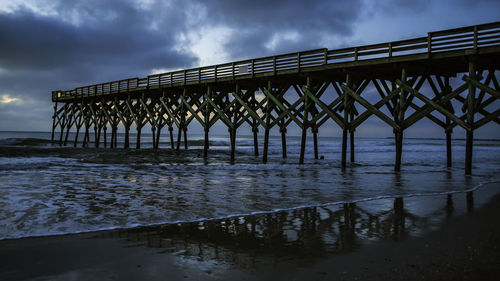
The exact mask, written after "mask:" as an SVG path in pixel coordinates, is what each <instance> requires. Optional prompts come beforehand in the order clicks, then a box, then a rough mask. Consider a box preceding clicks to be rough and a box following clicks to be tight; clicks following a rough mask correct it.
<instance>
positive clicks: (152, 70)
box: [149, 68, 184, 75]
mask: <svg viewBox="0 0 500 281" xmlns="http://www.w3.org/2000/svg"><path fill="white" fill-rule="evenodd" d="M183 69H184V68H153V69H151V71H150V72H149V75H154V74H160V73H167V72H174V71H177V70H183Z"/></svg>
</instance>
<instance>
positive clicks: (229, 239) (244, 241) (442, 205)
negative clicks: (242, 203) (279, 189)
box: [95, 192, 473, 267]
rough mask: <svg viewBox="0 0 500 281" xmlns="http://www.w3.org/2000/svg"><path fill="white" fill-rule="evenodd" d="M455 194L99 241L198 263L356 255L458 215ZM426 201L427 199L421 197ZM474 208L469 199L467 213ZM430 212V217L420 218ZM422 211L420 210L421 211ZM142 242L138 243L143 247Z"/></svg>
mask: <svg viewBox="0 0 500 281" xmlns="http://www.w3.org/2000/svg"><path fill="white" fill-rule="evenodd" d="M453 196H463V194H458V195H457V194H455V195H451V194H448V195H442V196H439V197H438V199H439V198H442V200H438V203H437V204H434V203H433V204H430V205H429V206H427V205H425V204H424V206H423V207H422V205H421V204H417V205H412V206H411V208H407V207H406V206H405V199H404V198H402V197H397V198H391V199H381V200H373V201H365V202H358V203H345V204H338V205H331V206H326V207H323V206H322V207H308V208H301V209H295V210H289V211H280V212H274V213H265V214H257V215H250V216H240V217H231V218H226V219H220V220H210V221H201V222H192V223H180V224H169V225H163V226H154V227H145V228H135V229H125V230H116V231H106V232H100V233H97V234H96V236H95V238H122V239H124V241H125V245H126V247H135V246H139V247H142V246H146V247H149V248H157V249H161V250H160V251H159V253H174V254H176V255H178V256H184V257H194V258H196V259H197V260H199V261H213V260H216V261H219V262H230V263H234V264H238V265H240V266H245V267H246V266H249V265H251V264H253V263H255V262H258V261H259V260H258V259H259V258H262V257H269V258H272V259H287V258H290V259H297V258H304V259H311V258H314V257H322V256H327V255H332V254H341V253H347V252H351V251H354V250H356V249H358V248H360V247H362V246H363V245H365V244H367V243H371V242H373V241H379V240H394V241H400V240H404V239H405V238H407V237H409V236H414V235H419V234H420V233H421V232H422V231H423V230H426V229H429V224H431V221H432V222H434V223H437V224H439V223H441V222H443V221H444V220H445V219H446V218H447V217H450V216H452V215H453V214H454V209H455V208H456V206H454V202H453V201H454V198H453ZM421 200H423V201H425V200H426V199H425V198H424V199H421ZM472 206H473V195H472V192H469V193H467V195H466V206H463V207H464V208H465V207H466V208H467V210H471V209H472ZM422 208H425V209H426V210H425V211H426V212H425V215H420V214H417V213H419V212H420V211H419V209H422ZM420 213H421V212H420ZM138 242H139V243H138Z"/></svg>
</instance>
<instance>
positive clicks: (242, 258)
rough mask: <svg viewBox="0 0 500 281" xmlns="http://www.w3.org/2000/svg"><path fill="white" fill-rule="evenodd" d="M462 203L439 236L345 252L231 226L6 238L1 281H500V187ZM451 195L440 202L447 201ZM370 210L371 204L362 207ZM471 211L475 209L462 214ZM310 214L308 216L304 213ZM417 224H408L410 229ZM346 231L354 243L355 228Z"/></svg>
mask: <svg viewBox="0 0 500 281" xmlns="http://www.w3.org/2000/svg"><path fill="white" fill-rule="evenodd" d="M454 196H455V197H457V199H456V200H457V202H456V203H455V206H454V207H453V208H454V209H455V212H456V213H457V214H456V215H452V216H451V217H449V218H447V219H445V221H443V222H441V223H439V228H438V229H431V230H427V231H424V232H423V233H422V234H421V235H417V234H415V233H411V232H410V234H409V237H404V236H401V235H400V236H398V238H397V239H382V240H376V241H374V242H367V241H359V239H360V238H359V237H357V236H353V237H350V236H347V237H343V239H341V240H339V241H341V244H345V245H339V249H341V250H339V251H338V252H336V253H329V252H327V251H324V252H323V251H319V250H318V249H322V247H326V246H322V245H300V243H299V244H296V245H295V244H293V245H292V244H290V243H285V242H283V243H282V241H281V242H280V241H279V240H276V239H278V238H279V237H280V236H277V237H278V238H276V237H274V238H273V237H270V238H269V239H268V240H266V238H265V237H266V235H271V234H266V233H268V232H266V231H268V230H264V234H262V237H264V239H261V240H255V239H254V240H252V239H253V238H252V237H251V236H250V234H249V233H250V232H249V231H250V230H249V229H246V228H245V229H240V230H228V229H226V228H230V227H231V226H229V225H226V223H225V222H222V221H221V222H215V223H214V225H211V224H206V225H203V226H202V225H196V224H191V225H187V226H181V225H179V226H171V227H165V228H162V227H156V228H143V229H132V230H128V231H127V230H118V231H102V232H96V233H87V234H74V235H64V236H51V237H39V238H26V239H15V240H4V241H0V249H1V250H0V260H2V261H3V262H2V263H1V264H0V279H1V280H32V279H33V280H165V279H168V280H497V279H498V276H499V275H498V274H499V273H500V223H498V217H497V216H498V214H500V185H499V184H498V183H495V184H488V185H486V186H484V187H483V188H481V189H479V190H477V191H475V192H474V198H473V200H474V203H473V204H472V205H471V203H470V202H469V201H467V206H465V203H464V202H465V201H464V200H465V197H466V194H464V193H461V194H456V195H454ZM467 196H468V195H467ZM471 196H472V195H471ZM432 197H433V196H430V197H429V198H425V197H409V198H404V204H405V206H409V207H411V206H412V204H413V205H419V206H423V207H425V204H421V203H422V202H424V201H425V202H429V201H432V200H431V199H432ZM434 197H435V196H434ZM441 197H442V196H441ZM441 197H439V198H438V199H439V200H438V201H442V200H441ZM469 199H470V198H469V197H467V200H469ZM418 200H420V201H418ZM388 202H389V201H388ZM398 202H401V204H402V202H403V200H401V201H398V199H397V200H395V201H394V210H397V209H398V208H399V206H398V204H399V203H398ZM483 202H487V203H484V204H483ZM372 203H373V202H372ZM360 205H361V206H362V207H363V203H362V202H361V203H360ZM452 206H453V205H452ZM346 207H347V206H346ZM401 207H402V206H401ZM405 208H406V207H405ZM446 208H449V206H446ZM365 209H366V208H365ZM461 209H466V210H462V211H463V212H460V210H461ZM360 210H361V209H360ZM401 210H403V208H401ZM404 212H405V211H404V210H403V213H404ZM307 214H309V213H308V212H307V210H305V211H304V212H303V213H301V214H300V215H301V216H307ZM358 214H359V212H358ZM283 215H285V214H277V215H276V216H274V217H272V218H271V217H268V218H266V217H264V218H258V217H256V218H248V221H252V220H254V219H255V220H258V219H262V220H270V221H269V223H270V225H269V226H270V228H273V227H278V225H273V222H272V221H273V220H274V219H275V218H278V217H280V216H283ZM344 215H347V213H344ZM263 216H266V215H263ZM406 216H407V217H409V216H410V215H409V214H408V215H406ZM345 217H347V216H345ZM388 218H389V220H394V221H397V220H398V219H399V215H398V214H397V212H395V213H394V214H392V213H391V216H390V217H388ZM431 219H432V216H431V217H429V218H426V219H425V221H426V223H428V224H431V221H430V220H431ZM342 220H344V219H342ZM342 220H341V221H342ZM314 221H315V219H313V220H305V221H304V222H308V223H309V224H310V223H311V222H312V223H314ZM358 221H359V220H358ZM304 222H303V223H304ZM409 222H410V220H409V219H407V223H406V224H403V225H402V226H403V227H404V226H405V225H409ZM216 225H218V226H216ZM397 225H398V224H396V223H395V224H394V225H391V227H395V226H397ZM304 227H305V228H306V231H305V232H303V233H301V234H300V235H302V236H303V235H309V236H310V237H309V238H307V239H304V240H303V241H306V243H311V244H314V243H316V242H317V241H322V240H318V239H315V237H316V236H318V235H325V233H327V232H321V231H320V230H319V229H318V227H310V226H307V225H305V226H303V227H301V228H304ZM308 227H309V228H308ZM332 227H333V225H332ZM339 227H345V226H339ZM353 227H354V228H356V227H363V226H361V225H353ZM407 227H409V226H407ZM249 228H250V227H249ZM285 229H286V227H285ZM316 230H317V232H315V231H316ZM255 231H257V232H258V231H259V230H258V229H257V230H255ZM388 231H393V229H392V228H391V229H388ZM160 232H161V234H158V233H160ZM402 232H403V233H404V231H402ZM235 233H236V234H235ZM269 233H271V232H269ZM284 233H286V231H284ZM342 233H343V234H342V235H343V236H345V235H346V233H347V234H348V233H349V231H344V232H342ZM381 233H383V231H381ZM224 235H225V236H224ZM300 235H299V236H300ZM391 237H392V236H391ZM299 238H300V237H299ZM299 240H300V239H299ZM357 240H358V241H357ZM174 241H175V243H174ZM183 241H185V242H183ZM193 241H198V242H193ZM255 241H257V242H258V243H256V242H255ZM259 241H260V242H259ZM266 241H268V242H269V244H268V245H265V244H266V243H267V242H266ZM252 243H255V244H252ZM175 245H181V246H180V247H179V246H175ZM182 245H184V246H182ZM333 245H335V243H333ZM295 249H296V250H295ZM304 249H305V250H304ZM301 251H302V252H301ZM269 253H271V254H269ZM273 253H274V254H273Z"/></svg>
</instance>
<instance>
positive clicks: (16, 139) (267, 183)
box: [0, 132, 500, 239]
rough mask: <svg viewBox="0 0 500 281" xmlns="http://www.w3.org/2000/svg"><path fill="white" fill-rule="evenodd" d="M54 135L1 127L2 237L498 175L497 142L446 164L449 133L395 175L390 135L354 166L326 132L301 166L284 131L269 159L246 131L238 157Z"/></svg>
mask: <svg viewBox="0 0 500 281" xmlns="http://www.w3.org/2000/svg"><path fill="white" fill-rule="evenodd" d="M120 137H122V136H120ZM49 138H50V134H48V133H18V132H16V133H12V132H2V133H0V225H2V227H1V228H0V239H5V238H19V237H28V236H40V235H51V234H63V233H77V232H86V231H94V230H102V229H114V228H127V227H134V226H143V225H151V224H162V223H171V222H189V221H199V220H205V219H214V218H225V217H235V216H239V215H244V214H252V213H259V212H273V211H279V210H288V209H297V208H300V207H304V206H325V205H329V204H335V203H339V202H353V201H357V200H367V199H373V198H380V197H384V196H399V195H415V194H435V193H448V192H453V191H463V190H468V189H471V188H474V187H475V186H478V185H480V184H481V183H485V182H491V181H497V180H500V177H499V176H497V175H496V174H497V172H498V170H500V169H499V168H500V141H498V140H484V141H481V140H478V141H476V142H475V147H474V166H473V173H474V175H473V176H472V177H470V176H464V171H463V167H464V166H463V162H464V159H463V158H464V155H465V151H464V147H465V144H464V141H462V140H456V141H454V142H453V152H454V155H453V157H454V158H453V161H454V162H453V164H454V167H453V168H446V153H445V146H444V144H445V141H444V140H441V139H406V140H405V142H404V145H403V166H402V171H401V172H399V173H395V172H394V171H393V161H394V141H393V139H392V138H385V139H363V138H359V139H357V140H356V163H355V164H349V165H348V167H347V168H346V169H344V170H343V169H341V168H340V147H341V146H340V140H339V139H338V138H320V140H319V143H320V146H319V150H320V155H322V156H323V157H324V159H323V160H315V159H313V157H312V155H313V152H312V145H309V146H308V149H307V150H306V163H305V164H304V165H298V164H297V163H298V156H299V155H298V152H299V147H300V145H299V144H300V140H299V138H298V137H288V138H287V144H288V158H287V159H286V160H283V159H282V158H281V138H280V137H271V143H270V157H269V161H268V163H267V164H263V163H262V161H261V158H260V157H255V156H253V141H252V139H251V138H250V137H241V138H240V137H239V138H238V139H237V155H236V161H235V162H231V161H229V153H228V151H229V147H228V145H229V143H228V140H227V138H225V137H215V138H212V139H211V147H210V152H209V157H208V158H207V159H203V158H202V157H201V154H202V147H201V145H202V141H201V139H202V137H201V136H191V138H192V139H193V141H192V142H190V143H189V145H190V149H189V150H188V151H184V150H181V151H179V152H176V151H171V150H170V149H169V148H168V147H170V144H168V143H162V146H161V148H160V150H154V149H151V148H148V146H149V147H151V144H150V143H148V142H147V140H148V139H146V138H145V139H144V140H143V141H142V144H143V146H144V147H146V148H145V149H141V150H136V149H128V150H124V149H109V148H73V147H59V146H51V145H50V144H49V142H48V141H47V140H48V139H49ZM70 139H71V137H70ZM119 140H120V138H119ZM260 144H261V145H262V142H260ZM308 144H312V139H311V140H309V139H308ZM261 149H262V148H261ZM261 154H262V152H261Z"/></svg>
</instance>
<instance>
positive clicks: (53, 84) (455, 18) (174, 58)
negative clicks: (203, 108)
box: [0, 0, 500, 131]
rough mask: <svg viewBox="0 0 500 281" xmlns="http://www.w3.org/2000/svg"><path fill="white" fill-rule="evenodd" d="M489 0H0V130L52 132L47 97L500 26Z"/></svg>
mask: <svg viewBox="0 0 500 281" xmlns="http://www.w3.org/2000/svg"><path fill="white" fill-rule="evenodd" d="M499 11H500V1H494V0H492V1H488V0H455V1H452V0H442V1H430V0H422V1H416V0H414V1H411V0H386V1H384V0H379V1H370V0H331V1H321V0H319V1H316V0H307V1H305V0H292V1H284V0H264V1H263V0H254V1H248V0H245V1H234V0H219V1H217V0H213V1H210V0H205V1H202V0H163V1H160V0H123V1H117V0H116V1H105V0H24V1H23V0H0V131H5V130H34V131H50V129H51V115H52V110H53V108H52V103H51V100H50V92H51V91H52V90H57V89H72V88H75V87H78V86H83V85H88V84H94V83H99V82H106V81H110V80H117V79H123V78H128V77H145V76H147V75H148V74H151V73H157V72H165V71H169V70H176V69H182V68H188V67H195V66H203V65H211V64H216V63H223V62H228V61H231V60H237V59H245V58H251V57H261V56H266V55H271V54H280V53H284V52H288V51H299V50H307V49H313V48H328V49H334V48H339V47H346V46H354V45H362V44H370V43H379V42H386V41H394V40H399V39H405V38H412V37H418V36H425V35H426V34H427V32H428V31H433V30H440V29H447V28H454V27H459V26H466V25H474V24H480V23H487V22H492V21H498V20H500V18H499V14H498V12H499Z"/></svg>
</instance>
